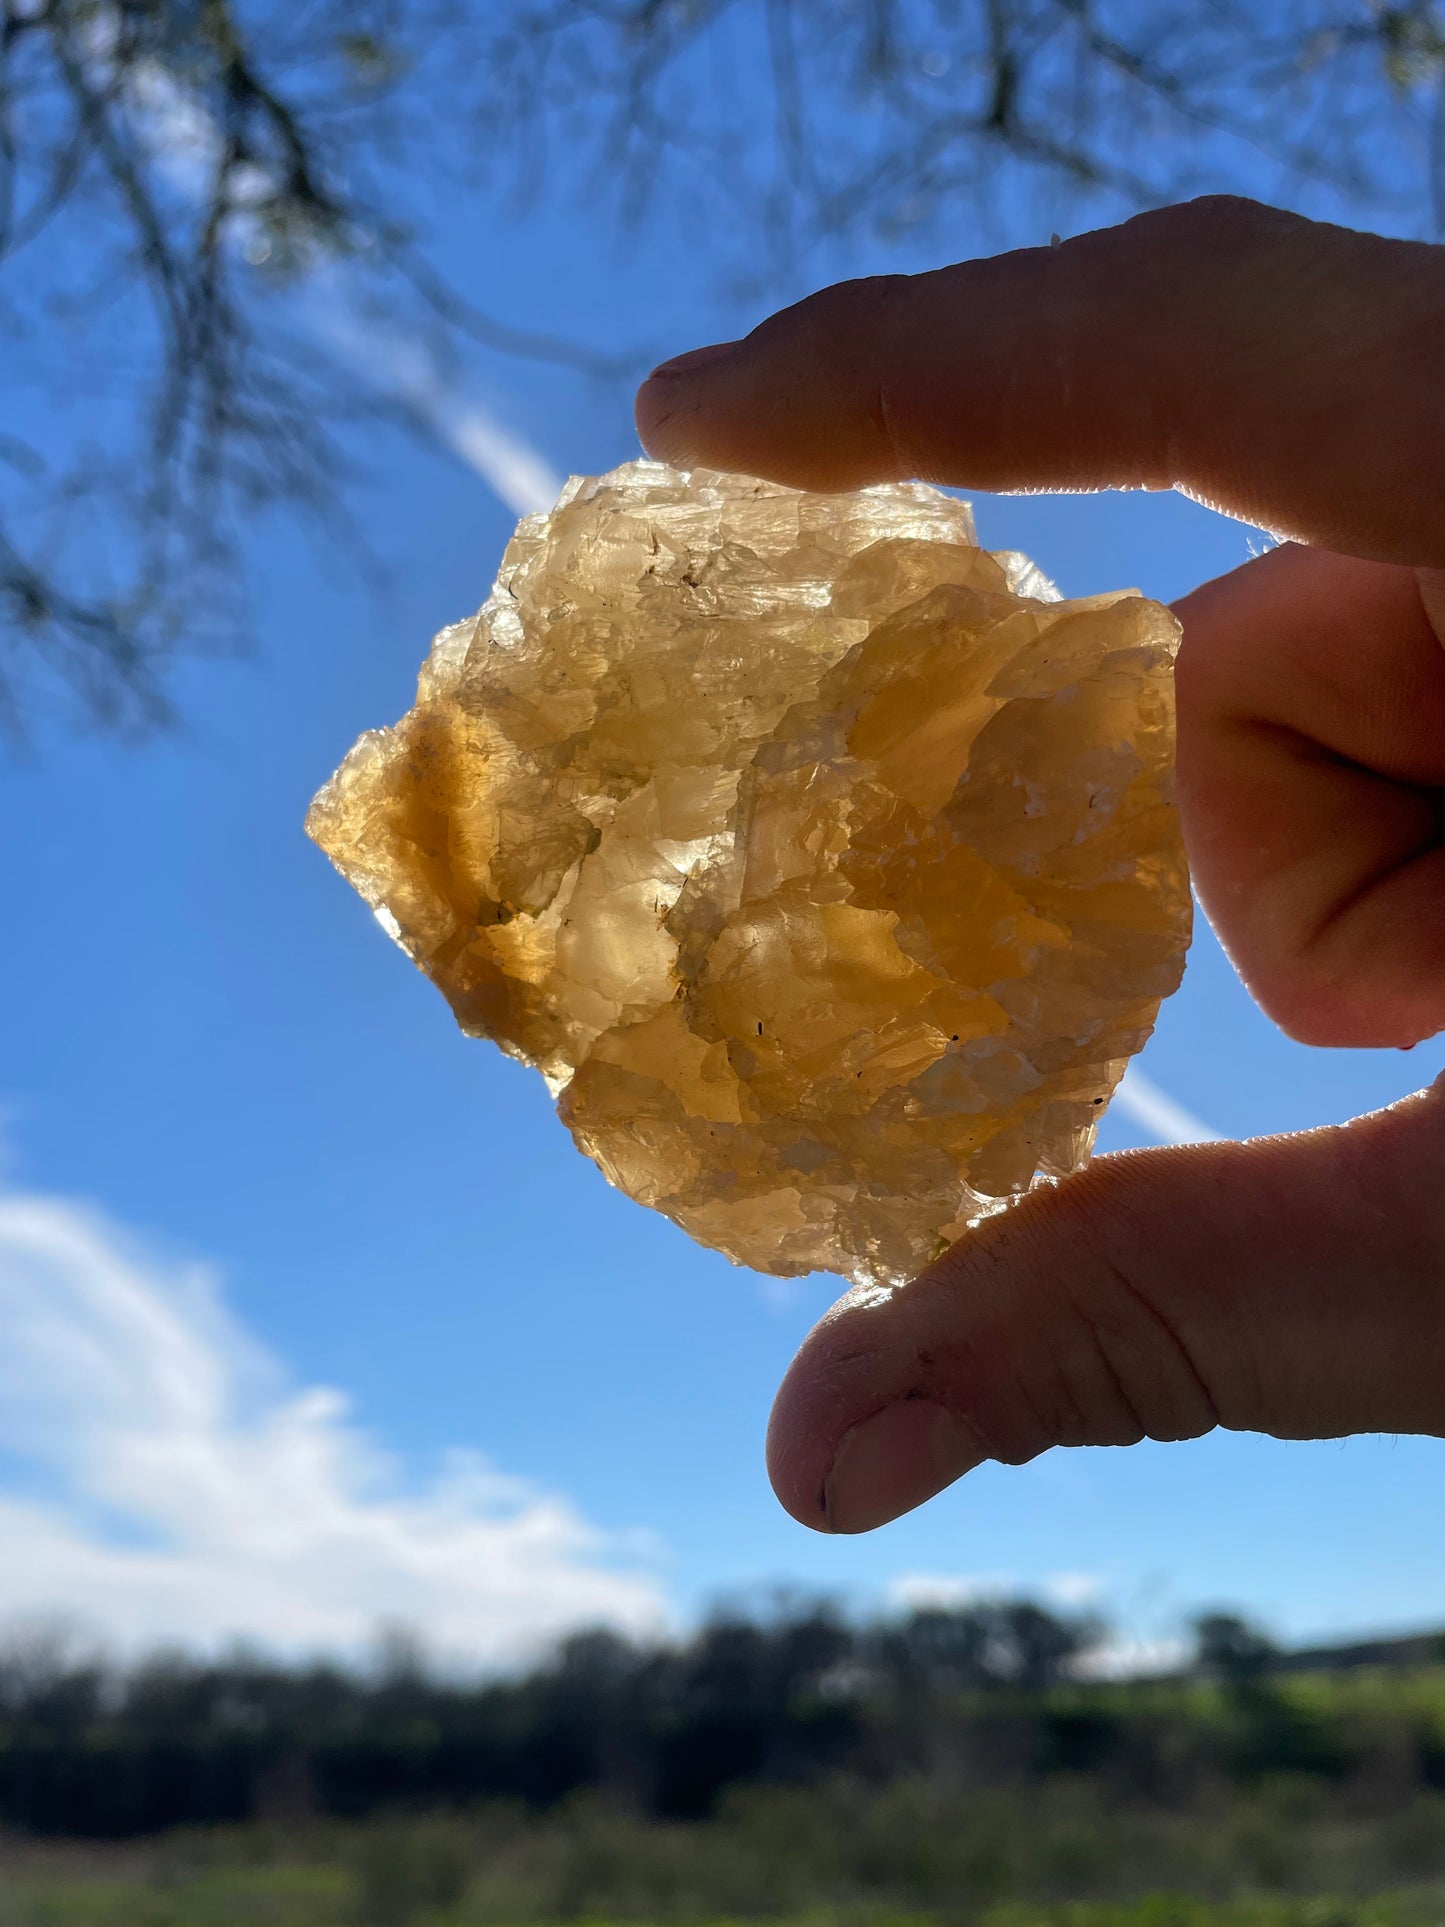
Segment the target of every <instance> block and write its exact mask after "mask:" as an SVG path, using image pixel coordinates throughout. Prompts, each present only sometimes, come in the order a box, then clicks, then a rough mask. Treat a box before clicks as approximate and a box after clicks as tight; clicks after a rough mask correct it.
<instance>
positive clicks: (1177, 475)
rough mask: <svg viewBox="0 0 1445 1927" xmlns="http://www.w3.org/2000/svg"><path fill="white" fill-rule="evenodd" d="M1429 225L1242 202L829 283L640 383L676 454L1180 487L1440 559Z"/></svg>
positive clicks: (655, 439)
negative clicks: (734, 338) (920, 270)
mask: <svg viewBox="0 0 1445 1927" xmlns="http://www.w3.org/2000/svg"><path fill="white" fill-rule="evenodd" d="M1442 355H1445V248H1440V247H1433V246H1429V245H1427V244H1425V243H1421V242H1409V241H1395V240H1387V239H1384V238H1382V237H1381V236H1378V235H1371V234H1360V233H1355V232H1353V231H1351V230H1349V229H1346V228H1337V227H1331V226H1327V225H1324V224H1323V223H1319V222H1312V221H1306V220H1303V219H1301V218H1300V217H1298V216H1296V215H1292V214H1287V213H1284V212H1282V211H1281V210H1279V209H1277V208H1268V207H1263V206H1260V205H1258V204H1256V203H1254V202H1250V201H1239V200H1233V199H1225V198H1215V199H1208V200H1202V201H1193V202H1189V203H1186V204H1184V205H1182V206H1179V207H1172V208H1164V209H1161V210H1158V211H1157V212H1153V213H1149V214H1142V215H1140V216H1138V217H1137V218H1136V219H1134V220H1132V221H1128V222H1126V223H1124V225H1122V226H1121V227H1115V228H1104V229H1101V230H1099V231H1097V232H1096V233H1092V234H1085V235H1081V236H1079V237H1078V238H1077V239H1076V240H1071V241H1067V242H1064V243H1063V244H1062V245H1060V246H1057V247H1048V248H1029V249H1023V250H1021V251H1019V252H1016V253H1012V254H1005V255H999V256H996V257H994V258H993V259H990V260H983V261H968V262H963V263H960V264H959V265H958V266H955V267H949V268H941V269H938V270H936V271H935V272H933V273H929V274H920V275H891V276H885V277H880V278H877V279H872V280H865V281H850V282H842V283H839V284H838V285H837V286H834V287H831V288H825V289H824V290H822V292H821V293H818V294H815V295H811V296H810V297H809V298H808V299H807V300H805V301H801V302H799V303H798V304H797V305H796V306H795V307H792V308H787V309H785V310H783V311H782V312H781V313H779V314H776V315H773V316H772V317H770V318H769V319H768V320H767V321H764V322H763V323H762V324H761V325H760V326H759V327H757V328H755V329H754V330H753V332H752V333H751V334H750V335H748V336H747V337H746V338H745V339H744V340H742V341H738V342H733V343H727V344H723V346H722V347H721V348H720V349H716V350H709V351H704V352H703V353H702V354H699V355H693V356H684V357H682V358H681V361H680V362H679V363H677V364H666V365H664V367H663V368H661V369H659V370H657V371H655V372H654V373H653V374H652V375H651V376H650V377H649V378H648V380H647V381H646V383H644V385H643V387H642V390H641V392H640V394H639V396H638V402H637V421H638V428H639V432H640V433H641V436H642V440H643V443H644V446H645V447H646V448H647V449H648V450H649V452H650V453H652V454H653V455H655V456H657V457H659V458H660V459H662V460H664V461H668V462H672V463H673V464H675V465H676V466H678V467H684V468H686V467H693V466H698V465H702V466H708V467H713V468H721V469H735V470H740V471H742V472H744V473H751V474H759V475H765V476H768V477H769V478H771V479H773V480H776V481H780V482H785V483H791V484H793V485H795V486H797V487H801V488H813V489H848V488H857V487H861V486H864V485H866V484H868V483H873V482H883V481H897V480H903V479H906V478H911V477H916V478H919V479H922V480H925V481H933V482H942V483H950V484H956V485H958V486H961V487H965V488H979V489H991V490H1001V491H1010V490H1014V491H1017V490H1038V489H1065V490H1072V489H1099V488H1153V489H1160V488H1180V489H1183V490H1184V491H1185V492H1187V493H1188V494H1190V495H1193V496H1195V497H1197V498H1198V499H1199V500H1201V501H1204V502H1207V503H1209V504H1210V505H1211V506H1213V507H1216V508H1220V509H1223V510H1224V511H1226V512H1227V513H1229V514H1231V515H1235V516H1239V517H1240V518H1242V519H1244V520H1246V521H1250V522H1254V523H1256V524H1258V525H1259V526H1261V527H1264V528H1268V529H1271V530H1274V531H1276V532H1277V533H1279V534H1281V535H1287V536H1291V537H1294V538H1295V539H1296V540H1300V541H1305V542H1310V543H1315V544H1318V545H1321V546H1324V547H1328V548H1333V549H1337V550H1340V551H1342V552H1344V553H1347V554H1353V555H1358V556H1363V557H1367V558H1371V559H1374V560H1377V561H1397V562H1410V563H1415V564H1429V565H1433V566H1436V567H1439V566H1445V510H1442V507H1441V504H1442V502H1445V375H1442Z"/></svg>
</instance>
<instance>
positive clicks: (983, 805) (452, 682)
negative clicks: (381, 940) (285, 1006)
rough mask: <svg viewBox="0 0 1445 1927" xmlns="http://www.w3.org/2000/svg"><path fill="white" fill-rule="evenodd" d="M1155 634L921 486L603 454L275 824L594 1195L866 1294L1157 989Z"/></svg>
mask: <svg viewBox="0 0 1445 1927" xmlns="http://www.w3.org/2000/svg"><path fill="white" fill-rule="evenodd" d="M1176 635H1177V630H1176V625H1175V623H1174V621H1173V618H1172V617H1171V616H1170V615H1169V614H1168V612H1167V611H1166V610H1164V609H1162V608H1160V607H1159V606H1158V605H1157V604H1155V603H1152V602H1147V601H1145V600H1144V599H1143V598H1142V597H1140V596H1139V595H1137V594H1134V593H1128V592H1126V593H1123V594H1120V595H1107V596H1095V597H1091V598H1089V599H1088V600H1085V601H1078V602H1064V601H1060V600H1059V599H1058V595H1057V592H1056V591H1055V590H1054V589H1053V587H1052V586H1051V585H1050V584H1049V583H1048V582H1047V581H1046V580H1045V579H1044V578H1043V577H1042V576H1041V575H1040V574H1039V573H1038V572H1037V570H1036V569H1034V567H1033V566H1032V564H1030V563H1029V562H1027V561H1026V560H1024V558H1023V557H1021V556H1018V555H1012V554H989V553H988V552H986V551H985V550H982V549H980V548H979V547H978V545H977V542H976V538H975V535H974V529H973V521H972V518H971V516H970V514H969V511H968V509H967V507H966V505H964V504H963V503H961V502H958V501H955V500H953V499H952V498H950V497H948V496H945V495H941V494H939V493H938V492H937V491H935V490H933V489H929V488H923V487H917V486H908V487H887V488H873V489H865V490H863V491H861V492H860V493H857V494H853V495H815V494H807V493H800V492H798V491H796V490H793V489H787V488H779V487H775V486H773V485H772V484H770V483H766V482H759V481H754V480H751V479H749V478H746V477H743V476H737V475H720V474H713V473H709V472H705V471H695V472H694V473H692V474H691V475H682V474H678V473H676V472H675V471H673V470H671V469H668V468H665V467H662V466H660V465H658V464H656V463H651V462H634V463H631V464H630V465H628V466H627V467H624V468H619V469H616V470H614V471H613V473H612V474H610V475H604V476H602V477H601V478H600V479H595V480H592V479H588V480H573V481H571V482H569V483H568V485H567V487H566V489H565V490H564V491H563V494H562V496H561V499H560V500H559V502H558V504H557V506H556V508H555V509H554V510H553V512H552V513H551V514H550V515H529V516H528V517H526V519H525V520H524V521H523V522H522V523H521V524H520V526H519V527H518V529H517V532H516V535H515V536H514V537H513V539H512V542H511V544H510V546H509V547H508V549H507V552H506V555H505V557H504V558H503V561H502V568H501V574H500V576H499V578H498V580H497V584H496V587H495V589H494V590H493V593H492V596H491V598H490V600H489V601H488V602H487V603H486V605H485V606H484V607H483V609H482V610H481V612H480V614H479V615H477V616H475V617H473V618H471V619H470V620H468V621H466V622H461V623H458V624H456V625H455V627H453V628H450V629H444V630H443V631H442V633H441V634H440V635H439V636H438V637H437V639H436V642H435V644H434V646H433V648H432V652H431V655H430V657H429V659H428V661H427V663H426V664H425V666H424V668H423V669H422V672H421V679H420V683H419V687H418V691H417V701H416V707H415V708H414V709H413V710H412V711H411V712H410V714H409V715H407V716H405V717H404V718H403V719H402V721H401V722H400V723H398V724H397V725H396V727H395V728H394V729H388V730H382V731H379V732H374V733H372V734H368V735H366V736H363V737H362V738H361V740H360V741H359V742H358V743H357V744H356V746H355V748H354V749H353V750H352V751H351V753H350V755H349V756H348V757H347V758H346V761H345V762H344V763H343V765H342V767H341V768H340V770H339V771H338V772H337V774H336V775H335V776H334V777H333V778H332V779H331V781H330V782H329V783H328V784H327V785H326V787H325V788H324V789H323V790H322V791H321V793H320V795H319V796H318V797H317V798H316V801H315V803H314V804H313V806H312V810H311V814H310V817H309V819H308V823H307V828H308V830H309V832H310V834H311V835H312V836H313V837H314V838H315V840H316V841H317V842H318V843H319V844H320V845H321V847H322V848H323V849H324V850H325V851H326V852H327V853H328V855H329V856H330V857H331V858H332V860H333V861H334V862H335V863H336V864H337V866H338V867H339V868H340V869H341V871H342V872H343V874H344V875H345V876H347V877H348V878H349V879H350V880H351V882H352V883H353V884H354V885H355V886H356V888H357V889H358V890H359V891H360V892H361V894H362V895H363V896H364V897H365V898H366V900H367V901H368V902H369V903H370V904H371V905H372V906H373V908H374V909H375V911H376V914H377V916H378V917H379V918H380V920H381V921H382V923H383V924H384V925H385V926H386V928H387V929H388V930H389V931H390V932H391V934H392V935H393V936H394V937H395V938H396V939H397V941H398V942H399V943H400V944H401V945H402V946H403V947H404V948H405V949H406V950H407V952H408V953H409V954H410V955H411V956H412V957H413V958H414V959H415V961H416V962H417V963H418V964H419V965H420V966H421V968H422V969H423V970H424V971H425V972H426V973H427V975H428V976H430V977H431V978H432V980H433V981H434V982H435V983H436V985H437V986H438V988H439V989H440V990H441V991H442V993H443V995H444V996H445V997H446V998H447V1001H448V1002H449V1003H450V1004H451V1006H452V1009H453V1010H454V1011H455V1013H456V1016H457V1019H458V1021H459V1022H460V1024H461V1026H462V1028H463V1029H464V1030H465V1031H466V1032H468V1034H470V1035H472V1036H482V1037H490V1038H492V1039H494V1040H495V1042H497V1043H498V1044H500V1045H501V1047H502V1049H503V1050H505V1051H508V1052H510V1053H511V1054H512V1055H513V1056H514V1057H520V1058H521V1059H522V1060H523V1061H524V1062H526V1063H529V1064H534V1065H535V1066H536V1067H537V1068H538V1069H539V1070H540V1071H541V1072H542V1073H543V1075H544V1076H545V1077H546V1079H547V1081H548V1083H549V1085H550V1086H551V1088H552V1090H553V1092H554V1093H555V1094H556V1095H557V1097H558V1104H559V1109H560V1111H561V1115H562V1117H563V1119H564V1121H565V1122H566V1124H567V1126H568V1128H569V1129H570V1130H571V1132H572V1134H573V1136H574V1138H575V1139H576V1141H577V1143H578V1144H579V1145H580V1147H581V1148H582V1149H583V1150H584V1151H586V1152H587V1153H588V1155H589V1156H590V1157H592V1158H594V1159H595V1160H596V1161H597V1163H598V1164H599V1165H600V1166H601V1168H602V1170H603V1171H604V1172H605V1173H606V1174H607V1176H608V1177H609V1178H610V1179H611V1180H612V1182H613V1183H614V1184H617V1185H619V1186H620V1187H621V1188H622V1189H623V1190H624V1191H626V1192H627V1193H628V1194H629V1196H631V1197H633V1198H637V1199H639V1200H640V1201H641V1202H643V1203H645V1204H650V1205H653V1206H655V1207H656V1208H657V1209H658V1210H660V1211H664V1212H666V1213H667V1215H668V1216H669V1217H671V1218H673V1219H674V1220H676V1222H677V1223H678V1224H680V1225H682V1226H683V1227H684V1228H685V1229H686V1230H687V1231H689V1232H691V1234H692V1235H693V1237H695V1238H697V1239H699V1240H701V1241H702V1242H703V1243H704V1244H708V1245H712V1246H715V1247H716V1248H717V1249H718V1250H720V1251H723V1252H726V1253H727V1255H728V1256H729V1257H730V1258H733V1259H735V1260H737V1261H738V1262H739V1263H742V1264H748V1265H753V1266H756V1267H757V1268H758V1269H760V1270H763V1271H770V1272H777V1273H783V1274H787V1273H798V1272H804V1271H811V1270H814V1269H822V1270H828V1271H837V1272H842V1273H844V1274H845V1275H847V1276H849V1277H853V1278H873V1279H881V1280H888V1281H892V1280H896V1279H898V1278H900V1277H902V1276H904V1275H906V1274H908V1273H910V1272H912V1271H914V1270H916V1269H917V1268H918V1267H919V1266H920V1265H922V1264H924V1263H926V1262H927V1261H928V1260H929V1259H930V1258H932V1257H933V1256H934V1255H935V1254H936V1253H937V1252H938V1251H939V1250H940V1249H942V1247H943V1246H944V1245H945V1244H946V1243H947V1242H948V1241H949V1240H950V1239H952V1238H953V1237H954V1236H956V1235H957V1234H958V1232H959V1231H960V1230H961V1229H962V1228H963V1227H964V1225H965V1224H966V1223H967V1222H968V1220H969V1219H971V1218H974V1217H977V1216H978V1215H980V1214H981V1213H983V1212H986V1211H988V1210H990V1209H993V1208H996V1207H997V1205H998V1204H999V1203H1000V1202H1002V1201H1007V1200H1008V1199H1009V1198H1010V1197H1012V1196H1014V1195H1015V1194H1017V1193H1018V1192H1019V1191H1020V1190H1021V1189H1022V1188H1024V1187H1025V1186H1027V1185H1028V1183H1029V1182H1030V1180H1031V1179H1032V1178H1033V1176H1034V1175H1035V1173H1036V1172H1046V1173H1064V1172H1068V1171H1071V1170H1073V1169H1074V1168H1075V1167H1076V1166H1078V1165H1079V1164H1081V1163H1082V1162H1083V1161H1084V1159H1085V1158H1086V1157H1087V1156H1088V1154H1089V1151H1090V1148H1091V1146H1092V1142H1093V1138H1094V1132H1095V1128H1096V1125H1097V1123H1098V1120H1099V1117H1100V1115H1101V1114H1102V1111H1103V1107H1104V1105H1105V1104H1106V1103H1107V1101H1108V1098H1109V1095H1110V1093H1111V1092H1112V1091H1113V1089H1114V1086H1115V1084H1116V1083H1117V1082H1118V1080H1119V1077H1120V1075H1121V1073H1122V1072H1123V1069H1124V1065H1125V1062H1126V1060H1127V1059H1128V1057H1129V1056H1130V1055H1131V1053H1132V1052H1134V1051H1136V1050H1138V1048H1139V1047H1140V1045H1141V1044H1142V1043H1143V1042H1144V1040H1145V1038H1146V1037H1147V1036H1148V1034H1149V1031H1150V1029H1151V1027H1152V1025H1153V1022H1154V1018H1155V1015H1156V1013H1157V1010H1158V1006H1159V1000H1160V999H1161V998H1162V997H1164V996H1165V995H1167V993H1168V992H1169V991H1171V990H1173V989H1174V988H1175V986H1176V985H1177V983H1178V982H1179V977H1180V973H1181V970H1182V968H1183V960H1184V951H1185V947H1186V945H1187V943H1188V939H1189V928H1190V898H1189V887H1188V879H1187V876H1186V871H1185V864H1184V855H1183V850H1182V847H1181V844H1180V838H1179V830H1178V824H1177V819H1176V816H1175V810H1174V803H1173V749H1174V740H1173V687H1172V658H1173V652H1174V647H1175V641H1176Z"/></svg>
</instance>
